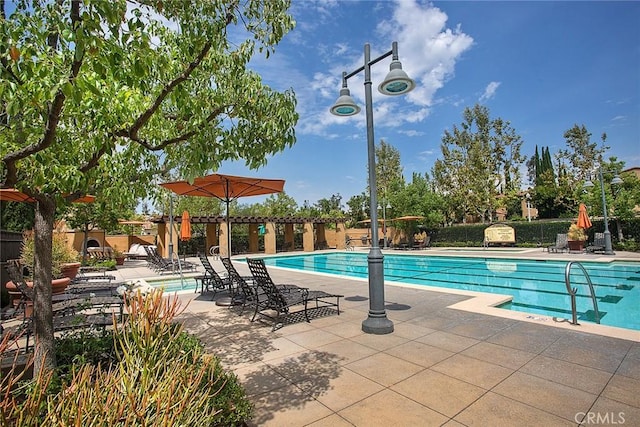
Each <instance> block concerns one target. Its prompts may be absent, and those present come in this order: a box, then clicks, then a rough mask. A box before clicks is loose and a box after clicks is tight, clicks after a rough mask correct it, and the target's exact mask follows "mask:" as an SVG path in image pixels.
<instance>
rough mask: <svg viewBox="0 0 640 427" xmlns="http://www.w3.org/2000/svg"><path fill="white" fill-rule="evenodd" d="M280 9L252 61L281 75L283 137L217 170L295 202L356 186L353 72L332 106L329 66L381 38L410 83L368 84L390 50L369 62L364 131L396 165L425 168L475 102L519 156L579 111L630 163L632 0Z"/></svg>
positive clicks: (638, 48)
mask: <svg viewBox="0 0 640 427" xmlns="http://www.w3.org/2000/svg"><path fill="white" fill-rule="evenodd" d="M291 12H292V14H293V16H294V18H295V20H296V22H297V26H296V28H295V29H294V30H293V31H292V32H290V33H289V34H288V35H286V36H285V39H284V40H283V41H282V42H281V44H280V45H279V46H278V47H277V50H276V53H275V54H274V55H272V56H270V57H269V59H268V60H265V59H263V58H258V59H256V60H255V61H254V62H253V63H252V66H253V67H254V69H255V70H256V71H257V72H259V73H260V74H261V75H262V76H263V79H264V81H265V83H267V84H269V85H270V86H272V87H274V88H276V89H278V90H284V89H286V88H289V87H291V88H293V89H294V91H295V93H296V96H297V99H298V112H299V114H300V120H299V122H298V125H297V127H296V135H297V143H296V145H295V146H294V147H293V148H290V149H287V150H286V151H284V152H282V153H280V154H277V155H275V156H273V157H271V158H270V159H269V162H268V164H267V166H265V167H263V168H261V169H259V170H257V171H252V170H248V169H247V168H246V167H245V166H244V163H243V162H234V163H225V164H223V166H222V167H221V168H220V170H219V172H221V173H228V174H238V175H249V176H263V177H268V178H280V179H285V180H286V184H285V191H286V193H287V194H288V195H290V196H292V197H293V198H295V199H296V201H297V202H298V204H302V203H303V202H304V201H305V200H308V201H309V202H310V203H312V204H313V203H315V202H316V201H317V200H319V199H321V198H330V197H331V195H333V194H340V195H341V196H342V197H343V203H346V201H347V200H348V199H349V198H350V197H351V196H353V195H356V194H360V193H361V192H363V191H365V189H366V185H367V168H366V164H367V145H366V126H365V114H364V85H363V75H362V73H361V74H360V75H358V76H356V77H353V78H351V79H349V89H350V90H351V94H352V96H353V97H354V98H355V99H356V101H357V102H358V103H359V104H360V105H361V106H362V107H363V111H362V112H361V113H360V114H358V115H356V116H352V117H350V118H341V117H335V116H333V115H331V114H330V113H329V108H330V106H331V105H332V104H333V103H334V102H335V100H336V99H337V97H338V92H339V89H340V84H341V81H340V79H341V75H342V71H347V72H350V71H353V70H355V69H357V68H358V67H360V66H362V65H363V62H364V57H363V49H364V44H365V43H370V44H371V49H372V57H377V56H379V55H381V54H382V53H384V52H386V51H388V50H390V49H391V42H392V41H394V40H395V41H398V46H399V56H400V61H401V62H402V65H403V69H404V70H405V71H406V72H407V73H408V74H409V75H410V76H411V77H412V78H413V79H414V80H416V83H417V87H416V89H415V90H414V91H413V92H411V93H409V94H407V95H405V96H399V97H388V96H384V95H381V94H379V93H378V92H377V85H378V84H379V83H380V82H381V81H382V80H383V79H384V76H385V75H386V73H387V72H388V71H389V68H388V67H389V62H390V58H387V59H385V60H383V61H381V62H379V63H377V64H375V65H373V66H372V81H373V88H374V94H373V107H374V126H375V141H376V143H378V142H379V141H380V139H385V140H386V141H387V142H388V143H390V144H391V145H393V146H394V147H396V148H397V149H398V150H399V151H400V155H401V162H402V167H403V171H404V174H405V177H406V178H407V179H410V177H411V175H412V173H413V172H420V173H425V172H430V171H431V168H432V166H433V163H434V161H435V160H436V159H437V158H439V157H441V152H440V142H441V137H442V135H443V132H444V131H445V130H446V129H451V128H452V126H453V125H454V124H459V123H460V122H461V121H462V111H463V110H464V108H465V107H471V106H473V105H475V104H476V103H481V104H484V105H486V106H487V107H488V108H489V110H490V112H491V116H492V117H501V118H502V119H504V120H508V121H510V122H511V124H512V126H513V127H514V128H515V130H516V132H517V133H518V134H520V135H521V136H522V138H523V140H524V144H523V148H522V152H523V154H525V155H527V156H530V155H532V154H533V152H534V148H535V146H536V145H538V146H549V147H550V148H551V152H552V153H554V152H556V151H557V150H558V149H561V148H565V144H564V138H563V136H562V135H563V134H564V132H565V131H566V130H567V129H569V128H571V127H572V126H573V125H574V124H579V125H582V124H584V125H585V126H586V127H587V129H588V130H589V131H590V132H591V133H592V134H593V136H592V140H594V141H600V135H601V134H602V133H603V132H606V133H607V135H608V139H607V145H610V146H611V150H610V151H609V153H608V154H609V155H614V156H617V157H618V159H621V160H624V161H626V166H628V167H630V166H640V3H639V2H574V1H566V2H538V1H534V2H519V1H518V2H516V1H509V2H489V1H487V2H485V1H481V2H457V1H446V2H437V1H436V2H433V3H429V2H422V1H415V0H406V1H352V0H349V1H346V0H333V1H332V0H329V1H311V0H293V5H292V8H291ZM258 201H260V199H258V198H250V199H246V200H245V199H243V201H242V202H243V203H253V202H258Z"/></svg>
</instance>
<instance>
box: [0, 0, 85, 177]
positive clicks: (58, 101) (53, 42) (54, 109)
mask: <svg viewBox="0 0 640 427" xmlns="http://www.w3.org/2000/svg"><path fill="white" fill-rule="evenodd" d="M80 3H81V0H73V1H72V2H71V12H70V16H71V21H72V27H73V29H74V30H77V29H78V27H80V25H81V24H82V21H81V19H80ZM47 40H48V43H49V47H51V48H52V49H55V48H56V46H57V40H58V36H57V34H53V33H52V34H50V35H49V37H48V39H47ZM76 49H79V48H78V45H77V44H76ZM83 58H84V52H76V54H75V55H74V60H73V62H72V63H71V69H70V72H69V77H68V81H69V82H71V83H73V81H74V80H75V78H76V77H77V76H78V73H79V72H80V67H81V66H82V61H83ZM65 99H66V96H65V95H64V93H63V92H62V89H61V88H58V91H57V92H56V95H55V97H54V98H53V102H52V103H51V106H50V107H49V113H48V114H47V123H46V125H45V132H44V135H43V136H42V139H40V141H38V142H37V143H35V144H31V145H29V146H27V147H24V148H23V149H21V150H18V151H14V152H13V153H9V154H7V155H6V156H5V157H4V158H3V159H2V161H3V162H4V164H5V166H6V168H7V175H6V178H5V182H6V183H7V184H9V185H13V184H15V182H16V181H17V176H16V172H17V169H16V166H15V163H16V162H17V161H18V160H21V159H24V158H26V157H28V156H30V155H32V154H34V153H37V152H39V151H42V150H45V149H46V148H48V147H49V146H51V144H53V142H54V141H55V136H56V131H57V129H58V123H59V122H60V113H61V111H62V107H63V105H64V101H65Z"/></svg>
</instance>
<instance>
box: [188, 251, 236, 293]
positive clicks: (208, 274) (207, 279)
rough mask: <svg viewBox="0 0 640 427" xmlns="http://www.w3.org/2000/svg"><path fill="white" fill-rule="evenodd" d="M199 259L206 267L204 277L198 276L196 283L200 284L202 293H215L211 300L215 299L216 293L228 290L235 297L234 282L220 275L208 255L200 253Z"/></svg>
mask: <svg viewBox="0 0 640 427" xmlns="http://www.w3.org/2000/svg"><path fill="white" fill-rule="evenodd" d="M198 258H200V262H201V263H202V266H203V267H204V275H202V276H197V277H196V278H195V279H196V283H199V284H200V292H209V291H210V290H211V291H213V296H212V297H211V299H213V298H215V296H216V293H217V292H218V291H219V290H225V289H228V290H229V293H230V294H231V295H232V296H233V294H234V288H233V282H232V281H231V279H230V278H229V277H225V278H222V277H220V275H219V274H218V272H217V271H216V270H215V269H214V268H213V266H212V265H211V263H210V262H209V258H207V255H205V254H203V253H198ZM197 291H198V286H197V285H196V292H197Z"/></svg>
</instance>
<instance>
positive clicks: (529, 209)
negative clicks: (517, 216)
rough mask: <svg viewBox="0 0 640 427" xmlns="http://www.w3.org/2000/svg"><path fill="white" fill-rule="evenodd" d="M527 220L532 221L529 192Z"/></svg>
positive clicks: (529, 195)
mask: <svg viewBox="0 0 640 427" xmlns="http://www.w3.org/2000/svg"><path fill="white" fill-rule="evenodd" d="M526 198H527V221H529V222H531V194H529V193H527V195H526Z"/></svg>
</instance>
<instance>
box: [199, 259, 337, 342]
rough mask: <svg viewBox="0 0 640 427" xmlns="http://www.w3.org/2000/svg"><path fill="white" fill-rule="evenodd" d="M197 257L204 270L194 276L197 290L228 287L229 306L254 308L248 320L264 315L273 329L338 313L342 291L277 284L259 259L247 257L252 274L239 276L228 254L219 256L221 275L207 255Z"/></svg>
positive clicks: (212, 290) (203, 290)
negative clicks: (335, 291) (222, 268)
mask: <svg viewBox="0 0 640 427" xmlns="http://www.w3.org/2000/svg"><path fill="white" fill-rule="evenodd" d="M199 257H200V260H201V262H202V265H203V267H204V269H205V274H204V275H202V276H198V277H196V283H198V286H197V287H196V292H197V291H198V288H199V289H200V292H209V291H210V292H213V296H212V299H213V298H215V295H216V293H217V292H218V291H222V290H225V291H228V292H229V294H230V295H231V304H230V307H240V313H239V314H242V313H243V312H244V309H245V308H249V309H253V316H252V318H251V321H252V322H253V321H255V320H256V319H257V318H264V319H267V320H268V321H271V322H272V323H273V327H272V331H275V330H276V329H279V328H280V327H282V326H284V325H285V324H287V323H293V322H295V321H296V320H298V319H301V318H302V319H304V320H305V321H307V322H310V321H311V317H320V316H325V315H330V314H338V315H339V314H340V298H341V297H343V295H338V294H331V293H327V292H324V291H320V290H310V289H308V288H306V287H300V286H298V285H295V284H276V283H275V282H274V281H273V280H272V278H271V276H270V274H269V272H268V270H267V268H266V265H265V263H264V260H262V259H257V258H248V259H247V264H248V266H249V270H250V271H251V276H242V275H240V274H239V273H238V271H237V270H236V268H235V267H234V265H233V263H232V262H231V260H230V259H229V258H225V257H222V258H221V261H222V264H223V265H224V267H225V270H226V274H225V275H224V276H220V275H219V274H218V273H217V272H216V270H215V269H214V268H213V267H212V266H211V263H210V262H209V260H208V258H207V256H206V255H203V254H199ZM296 307H298V309H297V310H295V308H296ZM301 316H302V317H301Z"/></svg>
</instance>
